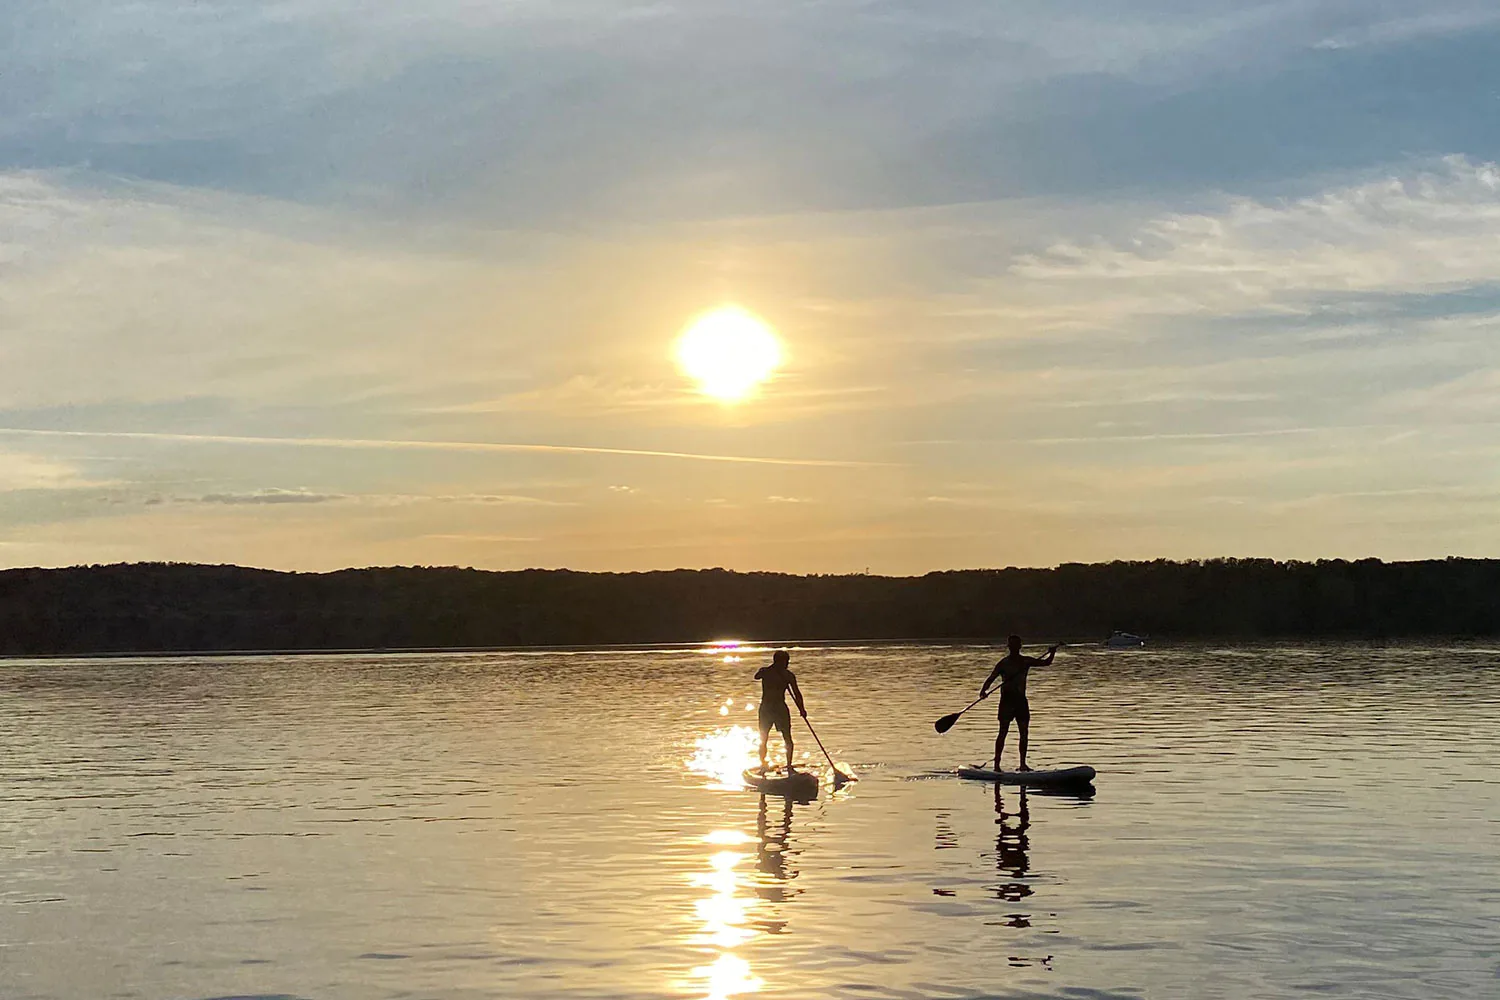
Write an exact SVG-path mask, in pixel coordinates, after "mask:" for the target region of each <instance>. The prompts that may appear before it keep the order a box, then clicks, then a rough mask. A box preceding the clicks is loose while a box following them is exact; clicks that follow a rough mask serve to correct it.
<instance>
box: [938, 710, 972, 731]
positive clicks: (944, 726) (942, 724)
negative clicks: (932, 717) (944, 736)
mask: <svg viewBox="0 0 1500 1000" xmlns="http://www.w3.org/2000/svg"><path fill="white" fill-rule="evenodd" d="M963 714H964V713H962V712H954V713H953V714H952V715H945V716H943V717H942V718H941V719H939V720H937V721H936V722H934V723H933V724H932V728H933V729H936V730H937V731H938V732H940V733H946V732H947V731H948V730H950V729H952V728H953V724H954V723H955V722H957V721H958V717H959V716H960V715H963Z"/></svg>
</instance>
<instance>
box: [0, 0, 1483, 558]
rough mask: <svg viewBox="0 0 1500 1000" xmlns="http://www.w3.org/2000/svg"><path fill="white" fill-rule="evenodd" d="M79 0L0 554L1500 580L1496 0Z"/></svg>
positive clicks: (41, 227) (47, 164)
mask: <svg viewBox="0 0 1500 1000" xmlns="http://www.w3.org/2000/svg"><path fill="white" fill-rule="evenodd" d="M85 6H86V7H89V8H90V9H91V10H92V11H93V13H94V15H96V16H94V17H93V18H92V20H86V21H85V20H65V19H61V18H41V17H38V18H34V19H31V20H22V21H17V22H16V24H15V25H13V27H14V29H15V31H17V32H18V33H19V35H18V44H17V46H16V47H15V51H16V52H17V53H18V55H17V60H18V62H19V63H21V64H22V65H18V67H17V72H18V75H17V79H18V80H22V81H23V82H22V83H18V84H17V87H18V88H19V89H18V90H17V92H16V94H15V95H14V96H15V101H16V102H17V103H15V104H14V105H0V116H3V117H4V122H5V126H6V127H5V129H4V130H0V234H3V239H0V260H3V262H4V264H5V266H4V267H3V268H0V358H3V360H4V364H3V366H0V407H3V410H4V412H3V413H0V564H4V565H8V566H23V565H66V564H74V563H91V562H112V561H120V560H148V559H152V560H185V561H204V562H237V563H243V564H252V565H260V566H268V567H277V568H289V569H330V568H336V567H341V566H347V565H385V564H430V565H452V564H459V565H474V566H480V567H487V568H519V567H526V566H568V567H574V568H578V569H600V570H606V569H607V570H634V569H652V568H665V567H676V566H725V567H731V568H737V569H745V570H759V569H765V570H787V571H795V572H835V573H837V572H852V571H863V570H865V569H870V570H872V571H875V572H890V573H919V572H924V571H927V570H931V569H942V568H950V567H972V566H1004V565H1013V564H1014V565H1051V564H1055V563H1058V562H1062V561H1092V560H1105V559H1113V558H1152V557H1157V556H1166V557H1177V558H1181V557H1201V556H1214V555H1267V556H1276V557H1297V558H1316V557H1320V556H1351V557H1353V556H1365V555H1376V556H1381V557H1386V558H1413V557H1431V556H1444V555H1448V554H1462V555H1492V554H1494V552H1495V550H1496V548H1497V543H1500V528H1497V527H1496V525H1497V524H1500V518H1497V516H1496V515H1497V513H1500V510H1497V509H1496V508H1497V506H1500V504H1497V497H1500V494H1497V487H1496V482H1495V478H1496V472H1495V470H1496V463H1495V451H1496V447H1497V446H1496V443H1495V442H1496V437H1495V432H1494V428H1495V427H1496V426H1497V421H1500V412H1497V409H1500V408H1497V402H1496V398H1497V397H1496V392H1495V390H1496V388H1497V386H1500V365H1497V358H1496V356H1495V354H1496V351H1497V346H1496V345H1497V343H1500V341H1497V339H1496V336H1495V334H1496V330H1497V317H1500V248H1497V244H1496V238H1495V235H1494V234H1495V232H1496V231H1497V229H1496V226H1497V224H1500V168H1497V167H1496V166H1495V165H1494V161H1495V160H1497V159H1500V134H1497V133H1496V132H1495V130H1494V128H1493V126H1492V120H1493V115H1492V108H1488V106H1487V105H1483V106H1482V105H1481V104H1480V103H1475V102H1476V101H1477V100H1478V98H1471V96H1470V94H1471V92H1473V93H1479V92H1482V91H1485V87H1486V86H1488V84H1487V83H1486V82H1485V81H1488V79H1489V77H1490V76H1500V70H1496V69H1495V68H1494V66H1495V65H1496V63H1497V61H1495V60H1486V59H1483V58H1480V57H1479V55H1478V54H1477V53H1481V52H1482V51H1484V50H1485V48H1484V47H1485V46H1486V45H1487V44H1489V43H1491V42H1494V41H1496V40H1500V15H1495V14H1494V12H1493V11H1490V10H1489V9H1488V8H1487V7H1484V6H1483V5H1475V4H1469V3H1439V4H1437V5H1435V6H1432V7H1430V8H1424V13H1423V14H1422V15H1421V16H1415V17H1402V18H1395V17H1389V16H1385V15H1383V14H1382V13H1381V12H1380V11H1378V10H1354V9H1351V8H1349V7H1348V6H1347V5H1337V4H1322V3H1313V4H1309V5H1307V6H1306V8H1305V9H1303V10H1300V11H1291V10H1288V9H1287V8H1285V7H1284V6H1278V5H1274V4H1252V5H1250V6H1248V7H1247V6H1245V5H1243V4H1228V3H1215V2H1206V0H1205V2H1197V3H1189V4H1185V5H1184V4H1177V5H1173V4H1165V3H1162V4H1157V3H1140V4H1133V5H1127V6H1126V7H1123V8H1122V7H1119V6H1118V5H1104V4H1102V3H1101V4H1085V5H1082V6H1080V7H1077V8H1076V9H1072V8H1070V11H1069V12H1053V11H1037V10H1035V9H1033V8H1031V7H1027V6H1024V5H1000V6H1001V7H1003V8H1004V10H1000V9H998V8H997V9H996V10H989V9H987V8H986V9H966V8H962V7H932V6H931V5H919V4H915V3H912V4H905V3H897V4H893V5H889V6H888V7H886V8H882V10H881V11H878V12H877V11H871V10H865V9H863V8H858V7H857V6H855V7H850V8H849V9H847V10H845V9H842V8H841V9H839V10H833V9H829V10H824V9H822V8H821V7H819V8H817V9H813V8H808V7H805V6H804V5H795V4H781V3H772V4H769V5H767V6H765V7H763V8H757V9H756V10H754V11H747V10H745V9H743V8H742V7H740V6H739V5H730V4H726V3H719V2H717V0H715V2H711V3H708V4H703V5H699V6H696V7H694V8H678V7H672V6H667V7H660V6H650V7H642V6H639V5H634V4H626V3H603V2H596V0H569V2H567V3H563V4H550V5H543V4H539V3H533V2H530V0H524V2H521V3H518V4H510V5H497V6H494V7H488V6H483V5H480V6H476V5H471V4H460V3H456V2H450V0H438V2H436V3H434V4H431V5H428V6H427V7H424V9H423V11H421V12H420V13H416V12H413V11H412V10H411V9H409V8H403V7H401V6H400V5H387V4H375V5H368V6H360V7H355V6H353V5H347V4H343V3H340V2H335V0H296V2H293V3H290V4H286V5H283V9H281V11H280V13H279V14H278V15H277V16H276V17H275V18H273V17H272V16H271V15H270V13H269V12H266V11H260V10H258V9H249V8H247V9H244V10H238V11H235V12H233V13H226V14H225V15H224V17H223V18H221V19H219V20H217V21H213V22H212V23H208V22H205V20H204V19H202V18H200V17H197V16H196V15H195V14H194V11H193V8H192V5H190V4H187V3H185V2H177V0H163V2H161V3H156V4H149V5H138V6H132V7H130V8H128V9H127V8H119V7H117V6H113V5H108V4H105V3H103V2H102V0H94V2H92V3H91V4H86V5H85ZM834 7H839V5H834ZM85 23H87V24H88V27H87V28H85V27H83V25H84V24H85ZM731 43H732V44H731ZM1412 61H1416V62H1420V63H1421V64H1422V65H1430V66H1432V67H1442V66H1464V67H1466V70H1465V72H1466V73H1468V74H1469V77H1468V78H1466V79H1467V80H1468V82H1466V83H1465V85H1464V86H1463V87H1461V88H1460V87H1450V86H1449V84H1448V83H1447V82H1445V80H1446V77H1442V76H1441V74H1437V73H1434V74H1431V75H1429V76H1427V77H1420V76H1418V77H1413V76H1411V75H1410V74H1408V75H1407V76H1405V77H1403V79H1407V80H1408V81H1410V80H1412V79H1419V80H1420V81H1422V82H1419V83H1409V84H1405V85H1403V86H1410V87H1415V88H1416V89H1415V90H1414V91H1403V92H1402V93H1400V94H1397V93H1396V92H1395V91H1393V90H1392V89H1391V88H1392V87H1395V86H1396V85H1395V84H1394V83H1392V82H1391V80H1392V79H1393V77H1392V74H1391V72H1390V68H1391V67H1392V66H1394V65H1398V64H1399V65H1408V64H1411V63H1412ZM22 71H24V73H23V72H22ZM1492 82H1494V83H1495V85H1496V86H1500V80H1497V81H1492ZM27 88H32V89H31V90H28V89H27ZM1424 88H1425V89H1424ZM1490 89H1493V88H1490ZM1314 96H1315V97H1316V100H1313V97H1314ZM1397 97H1399V98H1400V100H1397V99H1396V98H1397ZM1386 98H1389V100H1387V99H1386ZM1370 107H1377V108H1381V109H1383V110H1381V111H1380V112H1379V113H1378V115H1377V117H1378V118H1379V120H1378V121H1377V122H1375V123H1373V124H1374V125H1375V126H1378V127H1372V126H1371V123H1370V121H1369V114H1370V113H1369V112H1368V110H1367V109H1368V108H1370ZM1413 109H1417V110H1413ZM1418 110H1420V113H1418ZM1362 116H1363V117H1362ZM1487 116H1488V117H1487ZM1486 122H1489V123H1491V124H1486ZM1359 123H1363V124H1359ZM1356 125H1358V127H1356ZM1249 137H1254V141H1251V139H1250V138H1249Z"/></svg>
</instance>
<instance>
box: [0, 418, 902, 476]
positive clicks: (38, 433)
mask: <svg viewBox="0 0 1500 1000" xmlns="http://www.w3.org/2000/svg"><path fill="white" fill-rule="evenodd" d="M0 434H11V435H17V436H28V437H57V438H116V439H122V440H128V441H175V442H180V443H182V444H242V445H279V446H288V447H300V448H351V449H371V450H373V449H402V450H408V451H467V452H542V453H550V454H562V455H632V456H637V457H643V458H676V459H687V460H690V461H697V462H738V463H742V464H747V465H802V466H814V467H822V468H857V467H871V466H876V465H881V464H884V463H879V462H852V461H837V460H834V459H823V458H760V457H757V456H753V455H704V454H700V453H698V452H690V451H652V450H649V449H645V448H594V447H589V446H587V445H571V444H510V443H504V442H495V441H411V440H407V441H403V440H391V441H387V440H380V439H375V438H299V437H255V436H250V435H243V434H173V433H169V432H165V431H63V430H41V429H38V428H32V427H0Z"/></svg>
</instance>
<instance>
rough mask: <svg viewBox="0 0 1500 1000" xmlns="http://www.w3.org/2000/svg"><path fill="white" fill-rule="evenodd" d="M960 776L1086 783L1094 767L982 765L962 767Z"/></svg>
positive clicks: (1017, 781)
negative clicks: (1030, 768)
mask: <svg viewBox="0 0 1500 1000" xmlns="http://www.w3.org/2000/svg"><path fill="white" fill-rule="evenodd" d="M958 776H959V777H960V778H973V779H974V780H975V781H997V782H999V783H1000V784H1002V785H1085V784H1088V783H1089V782H1090V781H1093V780H1094V769H1093V768H1092V767H1089V766H1088V765H1087V764H1078V765H1076V766H1074V767H1059V768H1054V769H1052V770H1050V771H987V770H985V769H984V768H980V767H961V768H959V769H958Z"/></svg>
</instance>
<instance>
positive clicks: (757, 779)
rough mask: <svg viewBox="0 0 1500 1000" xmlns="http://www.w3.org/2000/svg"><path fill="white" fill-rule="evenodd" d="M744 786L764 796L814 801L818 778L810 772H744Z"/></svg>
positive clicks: (816, 795) (816, 794) (816, 793)
mask: <svg viewBox="0 0 1500 1000" xmlns="http://www.w3.org/2000/svg"><path fill="white" fill-rule="evenodd" d="M744 779H745V784H747V785H749V786H750V787H751V788H753V789H755V790H756V791H758V792H760V793H762V794H764V795H785V796H786V797H787V798H789V799H815V798H817V797H818V776H817V775H816V774H813V773H812V772H811V771H793V772H792V773H791V774H778V773H777V772H774V771H772V772H769V773H767V774H761V773H760V772H759V771H754V770H751V771H746V772H745V773H744Z"/></svg>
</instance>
